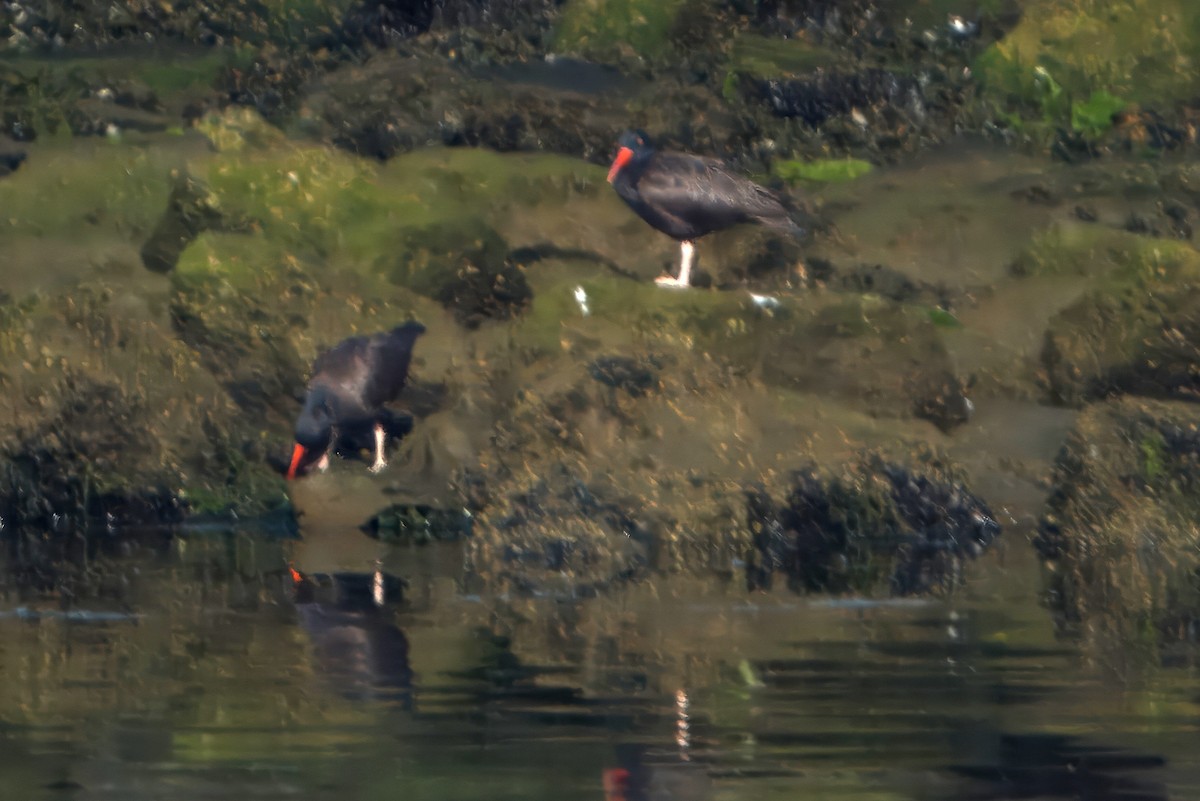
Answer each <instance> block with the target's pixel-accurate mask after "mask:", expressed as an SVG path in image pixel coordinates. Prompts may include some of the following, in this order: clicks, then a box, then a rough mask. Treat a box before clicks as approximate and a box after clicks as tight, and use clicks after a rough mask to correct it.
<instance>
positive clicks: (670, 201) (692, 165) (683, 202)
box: [608, 131, 804, 287]
mask: <svg viewBox="0 0 1200 801" xmlns="http://www.w3.org/2000/svg"><path fill="white" fill-rule="evenodd" d="M617 145H618V150H617V156H616V158H614V159H613V163H612V168H611V169H610V170H609V171H608V182H609V183H610V184H612V185H613V188H614V189H616V190H617V194H618V195H620V196H621V199H622V200H624V201H625V202H626V203H628V204H629V205H630V206H631V207H632V208H633V210H634V211H636V212H637V213H638V216H640V217H641V218H642V219H643V220H645V221H646V222H648V223H650V225H651V226H653V227H654V228H657V229H658V230H660V231H662V232H663V233H664V234H666V235H667V236H670V237H673V238H675V239H678V240H679V242H680V248H681V249H682V251H683V257H682V263H681V264H680V267H679V277H678V278H671V277H670V276H667V275H664V276H661V277H659V278H656V279H655V283H657V284H658V285H659V286H677V287H686V286H688V285H689V280H690V278H691V273H692V262H693V261H694V260H695V257H696V249H695V245H694V244H693V243H694V242H695V240H697V239H699V238H700V237H702V236H704V235H705V234H711V233H712V232H713V231H720V230H721V229H723V228H729V227H730V226H733V225H737V224H738V223H746V222H757V223H762V224H763V225H768V226H770V227H772V228H777V229H779V230H781V231H786V232H787V233H790V234H792V235H793V236H796V237H799V236H802V235H803V234H804V229H803V228H801V227H800V226H798V225H796V223H795V222H794V221H793V220H792V218H791V217H790V216H788V212H787V209H785V208H784V207H783V204H782V203H780V202H779V200H778V198H776V197H775V196H774V195H772V194H771V193H770V192H768V191H767V190H766V189H764V188H763V187H761V186H759V185H758V184H756V183H754V182H753V181H751V180H750V179H748V178H743V177H742V176H740V175H735V174H734V173H731V172H729V169H728V168H727V167H726V166H725V165H724V164H723V163H721V162H720V161H717V160H716V159H708V158H701V157H700V156H690V155H688V154H686V153H673V152H671V151H667V150H661V151H660V150H655V149H654V146H653V145H651V144H650V140H649V138H648V137H647V136H646V134H645V133H643V132H642V131H626V132H625V133H623V134H621V137H620V138H619V139H618V140H617Z"/></svg>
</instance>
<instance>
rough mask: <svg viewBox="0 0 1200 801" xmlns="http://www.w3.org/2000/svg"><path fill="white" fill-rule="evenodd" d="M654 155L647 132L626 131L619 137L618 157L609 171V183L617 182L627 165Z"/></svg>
mask: <svg viewBox="0 0 1200 801" xmlns="http://www.w3.org/2000/svg"><path fill="white" fill-rule="evenodd" d="M653 153H654V146H653V145H652V144H651V143H650V137H648V136H647V135H646V132H645V131H626V132H625V133H623V134H621V135H620V136H619V137H617V155H616V156H615V157H613V163H612V167H610V168H609V170H608V182H609V183H610V184H611V183H612V182H613V181H614V180H616V177H617V174H618V173H619V172H621V170H622V169H624V168H625V166H626V165H627V164H629V163H630V162H631V161H632V162H639V161H642V160H644V159H647V158H649V157H650V156H651V154H653Z"/></svg>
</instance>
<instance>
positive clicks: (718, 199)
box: [637, 151, 787, 224]
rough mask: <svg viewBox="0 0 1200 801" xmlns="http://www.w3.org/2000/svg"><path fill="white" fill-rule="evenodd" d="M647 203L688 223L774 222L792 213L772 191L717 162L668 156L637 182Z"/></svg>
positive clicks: (662, 154) (661, 156) (661, 157)
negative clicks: (718, 221) (692, 220)
mask: <svg viewBox="0 0 1200 801" xmlns="http://www.w3.org/2000/svg"><path fill="white" fill-rule="evenodd" d="M637 188H638V194H640V195H641V197H642V199H643V200H645V201H646V202H647V203H649V204H651V205H653V206H656V207H658V208H660V209H663V210H664V211H666V212H667V213H669V214H671V215H674V216H677V217H680V218H683V219H713V220H724V221H726V222H727V224H728V223H731V222H735V221H738V220H762V221H764V222H770V221H773V220H776V219H778V218H780V217H783V218H786V217H787V211H786V209H784V207H783V205H782V204H781V203H780V202H779V200H778V199H777V198H776V197H775V196H774V195H772V194H771V193H770V192H769V191H767V190H766V189H764V188H763V187H761V186H759V185H758V184H756V183H754V182H753V181H751V180H750V179H749V178H745V177H743V176H741V175H738V174H736V173H733V172H730V171H729V168H728V167H726V166H725V165H724V164H723V163H722V162H720V161H717V160H716V159H707V158H700V157H698V156H690V155H687V154H684V153H672V152H669V151H663V152H660V153H658V154H657V156H656V157H655V160H654V163H653V165H652V168H651V169H648V170H646V171H645V172H644V173H643V174H642V176H641V179H640V180H639V181H638V187H637Z"/></svg>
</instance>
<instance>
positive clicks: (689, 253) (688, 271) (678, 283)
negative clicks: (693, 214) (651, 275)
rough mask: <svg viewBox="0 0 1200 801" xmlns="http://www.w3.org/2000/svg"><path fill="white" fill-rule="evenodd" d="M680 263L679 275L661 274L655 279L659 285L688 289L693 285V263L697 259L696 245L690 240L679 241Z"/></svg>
mask: <svg viewBox="0 0 1200 801" xmlns="http://www.w3.org/2000/svg"><path fill="white" fill-rule="evenodd" d="M679 250H680V263H679V277H678V278H672V277H671V276H669V275H660V276H659V277H658V278H655V279H654V283H656V284H658V285H659V286H665V287H675V288H680V289H686V288H687V287H689V286H691V279H692V263H693V262H695V260H696V246H695V245H694V244H692V243H691V242H690V241H687V240H684V241H683V242H680V243H679Z"/></svg>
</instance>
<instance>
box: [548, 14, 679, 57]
mask: <svg viewBox="0 0 1200 801" xmlns="http://www.w3.org/2000/svg"><path fill="white" fill-rule="evenodd" d="M686 7H687V0H569V2H567V3H566V5H565V6H564V7H563V9H562V11H561V12H560V14H559V19H558V23H557V25H556V31H555V37H554V46H555V49H556V50H558V51H559V52H563V53H582V54H585V55H590V56H598V57H601V58H604V57H609V58H611V57H613V56H615V55H617V54H619V53H620V52H621V50H623V49H625V48H628V49H629V50H631V51H632V52H633V53H636V54H637V55H639V56H642V57H654V56H656V55H658V54H659V53H661V52H662V51H663V50H664V48H665V47H666V45H667V42H668V39H669V35H670V33H671V30H672V27H673V26H674V25H675V24H676V20H677V19H678V18H679V16H680V14H681V9H684V8H686Z"/></svg>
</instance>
